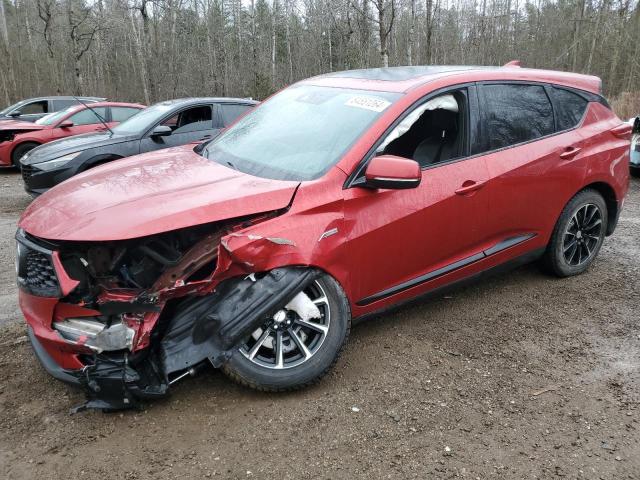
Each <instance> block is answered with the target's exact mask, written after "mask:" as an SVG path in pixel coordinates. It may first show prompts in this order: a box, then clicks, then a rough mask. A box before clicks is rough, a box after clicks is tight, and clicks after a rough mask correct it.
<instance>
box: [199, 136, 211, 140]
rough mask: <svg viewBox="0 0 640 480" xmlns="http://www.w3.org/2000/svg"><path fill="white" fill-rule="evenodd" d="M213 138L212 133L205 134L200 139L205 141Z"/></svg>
mask: <svg viewBox="0 0 640 480" xmlns="http://www.w3.org/2000/svg"><path fill="white" fill-rule="evenodd" d="M210 138H211V135H205V136H204V137H202V138H201V139H200V140H199V141H203V140H209V139H210Z"/></svg>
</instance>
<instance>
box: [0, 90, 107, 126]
mask: <svg viewBox="0 0 640 480" xmlns="http://www.w3.org/2000/svg"><path fill="white" fill-rule="evenodd" d="M104 100H106V99H105V98H101V97H61V96H56V97H38V98H28V99H26V100H21V101H19V102H18V103H14V104H13V105H10V106H8V107H7V108H5V109H4V110H1V111H0V120H20V121H22V122H35V121H36V120H39V119H41V118H42V117H44V116H45V115H48V114H50V113H53V112H59V111H60V110H64V109H66V108H69V107H71V106H73V105H78V104H80V103H83V102H84V103H95V102H103V101H104Z"/></svg>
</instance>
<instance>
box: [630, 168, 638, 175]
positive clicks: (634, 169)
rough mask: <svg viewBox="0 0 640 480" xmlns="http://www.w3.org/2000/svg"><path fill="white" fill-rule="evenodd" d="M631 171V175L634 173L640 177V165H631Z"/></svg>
mask: <svg viewBox="0 0 640 480" xmlns="http://www.w3.org/2000/svg"><path fill="white" fill-rule="evenodd" d="M630 171H631V175H633V176H634V177H640V166H638V167H631V168H630Z"/></svg>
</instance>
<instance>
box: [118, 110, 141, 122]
mask: <svg viewBox="0 0 640 480" xmlns="http://www.w3.org/2000/svg"><path fill="white" fill-rule="evenodd" d="M139 111H140V109H138V108H129V107H111V121H112V122H124V121H125V120H127V119H128V118H130V117H133V116H134V115H135V114H136V113H138V112H139Z"/></svg>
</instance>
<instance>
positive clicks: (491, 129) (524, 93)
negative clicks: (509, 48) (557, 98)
mask: <svg viewBox="0 0 640 480" xmlns="http://www.w3.org/2000/svg"><path fill="white" fill-rule="evenodd" d="M482 92H483V97H484V119H485V122H484V127H485V131H486V133H487V141H486V144H485V148H484V149H485V150H495V149H498V148H503V147H508V146H509V145H515V144H518V143H522V142H526V141H528V140H534V139H536V138H540V137H544V136H545V135H549V134H551V133H553V132H554V127H553V110H552V109H551V103H550V102H549V98H548V97H547V94H546V93H545V91H544V87H541V86H539V85H483V86H482Z"/></svg>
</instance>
